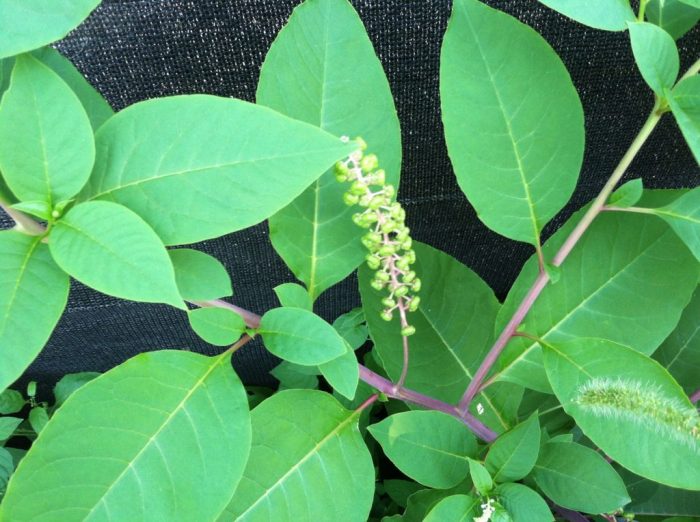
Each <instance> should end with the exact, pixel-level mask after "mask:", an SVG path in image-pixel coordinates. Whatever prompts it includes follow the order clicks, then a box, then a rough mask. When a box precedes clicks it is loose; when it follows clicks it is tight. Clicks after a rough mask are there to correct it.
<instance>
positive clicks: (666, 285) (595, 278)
mask: <svg viewBox="0 0 700 522" xmlns="http://www.w3.org/2000/svg"><path fill="white" fill-rule="evenodd" d="M581 215H582V212H578V213H576V214H574V216H573V217H572V218H571V219H570V220H569V221H568V222H567V224H566V225H565V226H564V227H562V229H560V230H559V231H558V232H557V233H556V234H554V236H552V238H551V239H550V240H549V241H547V243H546V244H545V246H544V252H545V257H547V258H551V257H552V256H553V255H554V253H555V252H556V251H557V249H558V248H559V246H560V245H561V244H562V243H563V241H564V239H565V238H566V237H567V236H568V234H569V232H570V231H571V229H572V228H573V227H574V226H575V224H576V223H577V222H578V221H579V219H580V218H581ZM537 273H538V265H537V259H536V258H535V257H533V258H531V259H530V260H529V261H528V262H527V263H526V264H525V266H524V267H523V270H522V271H521V273H520V275H519V276H518V279H517V280H516V282H515V284H514V285H513V288H512V289H511V291H510V293H509V294H508V297H507V299H506V301H505V303H504V304H503V308H502V309H501V313H500V314H499V318H498V321H497V330H498V331H500V329H502V328H503V326H504V325H505V324H506V322H507V321H508V320H509V319H510V317H512V315H513V313H514V311H515V309H516V307H517V306H518V305H519V303H520V302H521V301H522V299H523V297H524V296H525V293H526V292H527V290H528V289H529V288H530V286H531V285H532V282H533V281H534V280H535V278H536V277H537ZM697 280H698V264H697V261H696V260H695V258H694V257H693V256H692V254H691V253H690V252H689V251H688V249H687V248H686V247H685V246H684V245H683V243H682V242H681V241H680V240H679V239H678V238H677V237H676V235H675V234H674V233H673V231H671V230H669V229H668V227H667V226H666V225H665V223H663V222H662V221H661V220H659V219H658V218H656V217H654V216H648V215H641V214H629V213H622V212H614V213H613V212H608V213H605V214H602V215H600V216H599V217H597V218H596V220H595V221H594V222H593V224H592V225H591V226H590V228H589V229H588V231H587V232H586V234H585V235H584V236H583V238H582V239H581V240H580V241H579V242H578V244H577V245H576V247H575V248H574V249H573V250H572V252H571V254H570V255H569V257H567V259H566V261H565V262H564V264H563V265H562V267H561V274H560V278H559V281H558V282H556V283H554V284H552V283H550V284H549V285H548V286H547V287H546V288H545V289H544V290H543V291H542V293H541V294H540V297H539V299H538V300H537V301H536V302H535V304H534V305H533V307H532V308H531V310H530V312H529V314H528V315H527V317H526V318H525V321H524V322H523V325H522V327H521V329H522V330H524V331H526V332H529V333H531V334H534V335H536V336H538V337H540V338H542V339H545V340H548V341H550V342H560V341H564V340H567V339H571V338H575V337H590V336H596V337H601V338H605V339H610V340H611V341H617V342H621V343H624V344H626V345H629V346H631V347H632V348H634V349H635V350H638V351H640V352H642V353H646V354H650V353H652V352H653V351H654V350H655V349H656V348H657V347H658V346H659V345H660V344H661V342H662V341H663V340H664V339H665V338H666V337H667V336H668V334H669V333H671V331H672V330H673V328H674V327H675V325H676V324H677V323H678V320H679V318H680V315H681V313H682V311H683V308H685V306H686V305H687V303H688V301H689V300H690V296H691V294H692V292H693V290H694V289H695V286H696V284H697ZM541 359H542V353H541V350H540V347H539V345H538V344H537V343H535V342H533V341H531V340H528V339H525V338H521V337H518V338H514V339H513V340H511V342H510V343H509V344H508V346H507V347H506V350H505V352H504V354H503V355H502V356H501V360H500V361H499V364H500V369H499V371H498V376H497V378H498V379H504V380H507V381H511V382H515V383H519V384H522V385H524V386H527V387H531V388H533V389H536V390H540V391H549V385H548V384H547V381H546V378H545V374H544V369H543V367H542V360H541Z"/></svg>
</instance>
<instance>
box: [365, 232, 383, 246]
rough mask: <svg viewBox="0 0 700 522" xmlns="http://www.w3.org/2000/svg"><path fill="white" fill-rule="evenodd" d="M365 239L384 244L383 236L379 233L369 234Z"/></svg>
mask: <svg viewBox="0 0 700 522" xmlns="http://www.w3.org/2000/svg"><path fill="white" fill-rule="evenodd" d="M363 237H364V238H365V239H367V241H371V242H372V243H376V244H379V243H381V242H382V235H381V234H380V233H379V232H367V233H366V234H365V235H364V236H363Z"/></svg>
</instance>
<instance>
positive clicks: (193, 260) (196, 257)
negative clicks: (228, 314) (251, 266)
mask: <svg viewBox="0 0 700 522" xmlns="http://www.w3.org/2000/svg"><path fill="white" fill-rule="evenodd" d="M168 255H169V256H170V261H171V262H172V264H173V268H174V269H175V281H176V282H177V288H178V290H180V295H181V296H182V298H183V299H186V300H188V301H209V300H211V299H218V298H219V297H226V296H230V295H233V289H232V288H231V278H230V277H229V275H228V272H227V271H226V268H225V267H224V265H222V264H221V262H220V261H219V260H218V259H216V258H215V257H212V256H210V255H208V254H205V253H204V252H200V251H199V250H193V249H190V248H178V249H175V250H168Z"/></svg>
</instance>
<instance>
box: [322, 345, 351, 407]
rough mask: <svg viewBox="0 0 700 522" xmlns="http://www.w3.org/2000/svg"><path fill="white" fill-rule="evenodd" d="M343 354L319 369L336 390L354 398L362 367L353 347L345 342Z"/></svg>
mask: <svg viewBox="0 0 700 522" xmlns="http://www.w3.org/2000/svg"><path fill="white" fill-rule="evenodd" d="M345 346H346V350H345V353H344V354H343V355H341V356H340V357H336V358H335V359H333V360H331V361H328V362H326V363H323V364H319V365H318V369H319V370H320V371H321V374H322V375H323V376H324V377H325V379H326V380H327V381H328V384H330V385H331V386H332V387H333V389H334V390H336V391H337V392H338V393H340V394H341V395H343V396H344V397H347V398H348V399H350V400H352V399H353V398H354V397H355V392H356V391H357V384H358V382H359V379H360V367H359V366H358V364H357V358H356V357H355V352H354V351H353V349H352V347H351V346H350V345H349V344H347V342H346V343H345Z"/></svg>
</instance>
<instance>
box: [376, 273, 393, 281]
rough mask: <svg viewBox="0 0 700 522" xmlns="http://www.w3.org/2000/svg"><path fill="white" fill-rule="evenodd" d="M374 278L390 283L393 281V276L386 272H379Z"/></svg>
mask: <svg viewBox="0 0 700 522" xmlns="http://www.w3.org/2000/svg"><path fill="white" fill-rule="evenodd" d="M374 278H375V279H377V280H379V281H383V282H388V281H389V280H390V279H391V276H390V275H389V274H387V273H386V272H385V271H384V270H377V271H376V272H375V274H374Z"/></svg>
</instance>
